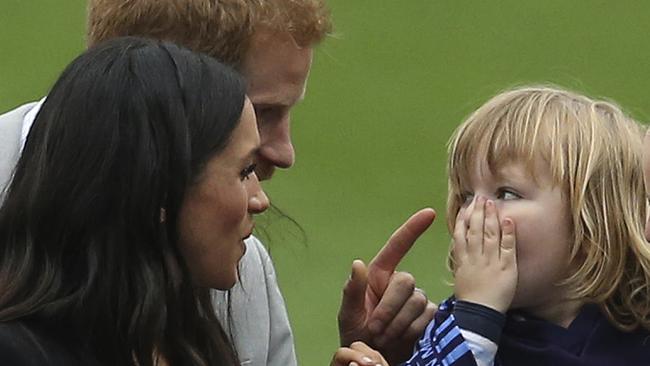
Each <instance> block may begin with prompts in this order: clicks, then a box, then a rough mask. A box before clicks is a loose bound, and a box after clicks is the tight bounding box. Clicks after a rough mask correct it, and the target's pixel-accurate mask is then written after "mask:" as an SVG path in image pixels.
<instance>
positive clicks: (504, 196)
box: [497, 188, 521, 201]
mask: <svg viewBox="0 0 650 366" xmlns="http://www.w3.org/2000/svg"><path fill="white" fill-rule="evenodd" d="M497 198H498V199H500V200H504V201H511V200H517V199H520V198H521V195H520V194H519V193H517V192H515V191H514V190H513V189H511V188H499V190H498V191H497Z"/></svg>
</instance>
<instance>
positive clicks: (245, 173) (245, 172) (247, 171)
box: [239, 164, 257, 180]
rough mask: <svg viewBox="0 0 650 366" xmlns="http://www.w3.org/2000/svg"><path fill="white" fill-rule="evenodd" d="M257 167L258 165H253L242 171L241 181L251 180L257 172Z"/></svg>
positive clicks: (240, 174)
mask: <svg viewBox="0 0 650 366" xmlns="http://www.w3.org/2000/svg"><path fill="white" fill-rule="evenodd" d="M255 167H257V164H251V165H249V166H247V167H246V168H244V170H242V171H241V172H240V173H239V176H240V177H241V180H246V179H249V178H250V176H251V174H253V172H254V171H255Z"/></svg>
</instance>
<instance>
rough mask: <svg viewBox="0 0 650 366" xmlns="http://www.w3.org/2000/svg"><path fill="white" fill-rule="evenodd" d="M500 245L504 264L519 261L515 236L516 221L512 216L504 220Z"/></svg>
mask: <svg viewBox="0 0 650 366" xmlns="http://www.w3.org/2000/svg"><path fill="white" fill-rule="evenodd" d="M500 247H501V251H500V258H501V261H502V262H503V264H504V265H505V266H508V265H511V264H515V263H516V261H517V238H516V237H515V223H514V222H513V221H512V219H510V218H507V219H505V220H503V223H502V226H501V246H500Z"/></svg>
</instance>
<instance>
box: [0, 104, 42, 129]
mask: <svg viewBox="0 0 650 366" xmlns="http://www.w3.org/2000/svg"><path fill="white" fill-rule="evenodd" d="M37 104H38V101H35V102H30V103H26V104H23V105H21V106H18V107H16V108H14V109H11V110H9V111H7V112H4V113H2V114H0V128H6V127H7V126H9V124H12V125H15V124H17V125H19V128H21V127H22V124H23V118H25V115H26V114H27V113H28V112H29V111H31V110H32V108H34V106H36V105H37Z"/></svg>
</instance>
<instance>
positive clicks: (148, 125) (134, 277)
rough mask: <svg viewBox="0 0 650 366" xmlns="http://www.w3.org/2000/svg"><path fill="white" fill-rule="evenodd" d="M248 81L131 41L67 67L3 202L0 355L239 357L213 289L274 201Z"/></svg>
mask: <svg viewBox="0 0 650 366" xmlns="http://www.w3.org/2000/svg"><path fill="white" fill-rule="evenodd" d="M258 146H259V136H258V134H257V129H256V123H255V115H254V112H253V109H252V106H251V104H250V102H249V101H248V99H247V98H246V96H245V85H244V83H243V81H242V80H241V78H240V77H239V76H238V75H237V74H236V73H234V72H233V71H232V70H230V69H229V68H227V67H225V66H223V65H222V64H220V63H218V62H217V61H215V60H213V59H211V58H209V57H207V56H203V55H199V54H196V53H192V52H190V51H187V50H185V49H181V48H179V47H177V46H174V45H172V44H168V43H160V42H155V41H149V40H143V39H137V38H122V39H117V40H115V41H111V42H108V43H105V44H103V45H100V46H98V47H97V48H93V49H91V50H89V51H87V52H86V53H84V54H83V55H81V56H80V57H79V58H77V59H76V60H75V61H73V63H72V64H71V65H70V66H68V67H67V69H66V70H65V71H64V72H63V74H62V75H61V77H60V78H59V80H58V81H57V82H56V84H55V85H54V87H53V89H52V90H51V92H50V93H49V95H48V98H47V100H46V102H45V104H44V105H43V107H42V110H41V112H40V113H39V115H38V117H37V119H36V121H35V124H34V127H33V128H32V130H31V131H30V134H29V138H28V141H27V143H26V145H25V149H24V151H23V154H22V157H21V159H20V161H19V163H18V166H17V167H16V171H15V175H14V179H13V182H12V184H11V186H10V187H9V189H8V191H7V196H6V200H5V202H4V204H3V206H2V208H0V322H2V323H0V359H2V360H3V364H9V365H69V364H83V365H93V364H97V365H129V364H131V365H154V364H158V365H163V364H170V365H235V364H236V363H237V361H236V355H235V351H234V350H233V348H232V346H231V345H230V343H229V341H228V338H227V336H226V335H225V334H224V332H223V330H222V328H221V326H220V325H219V322H218V321H217V320H216V318H215V316H214V311H213V309H212V305H211V302H210V298H209V295H208V289H209V288H218V289H228V288H230V287H232V286H233V284H234V283H235V282H236V280H237V264H238V262H239V259H240V258H241V256H242V255H243V253H244V244H243V240H244V239H245V238H246V237H247V236H249V235H250V234H251V230H252V227H253V220H252V215H253V214H256V213H260V212H262V211H264V210H265V209H266V207H267V206H268V200H267V198H266V196H265V195H264V192H263V191H262V190H261V188H260V186H259V182H258V181H257V177H256V176H255V173H253V168H254V165H253V158H254V156H255V154H256V151H257V148H258Z"/></svg>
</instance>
